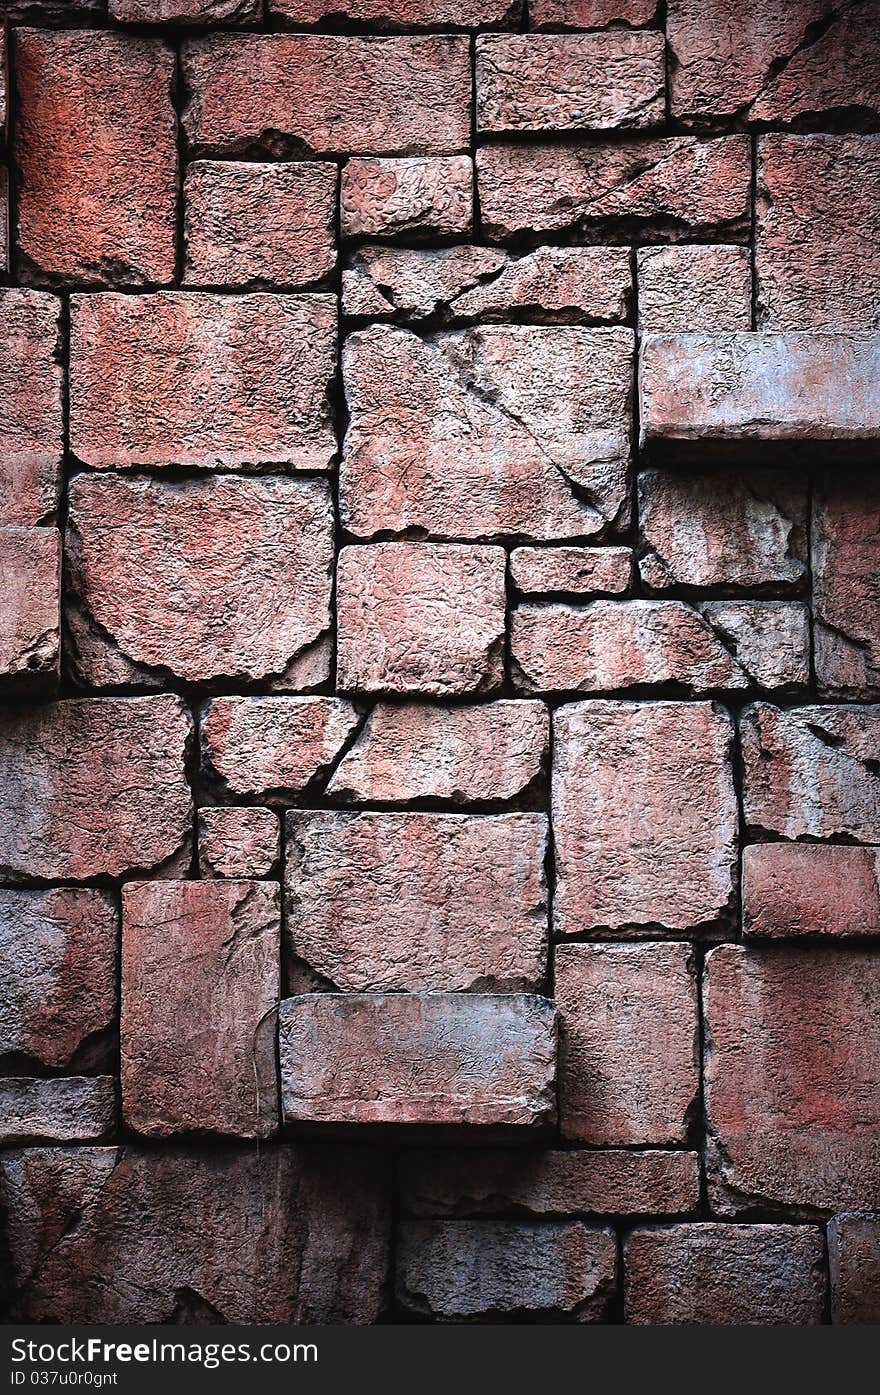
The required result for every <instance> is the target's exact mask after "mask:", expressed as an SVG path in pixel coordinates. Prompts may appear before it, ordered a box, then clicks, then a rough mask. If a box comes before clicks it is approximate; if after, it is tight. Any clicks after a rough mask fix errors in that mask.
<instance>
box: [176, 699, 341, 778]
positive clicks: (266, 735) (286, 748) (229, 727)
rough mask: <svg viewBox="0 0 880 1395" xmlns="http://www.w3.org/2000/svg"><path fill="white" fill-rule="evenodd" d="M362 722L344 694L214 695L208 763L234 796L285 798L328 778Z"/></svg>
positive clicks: (205, 733) (204, 723) (207, 731)
mask: <svg viewBox="0 0 880 1395" xmlns="http://www.w3.org/2000/svg"><path fill="white" fill-rule="evenodd" d="M358 721H359V718H358V714H357V712H356V710H355V708H354V707H353V706H352V704H351V703H350V702H346V701H344V699H342V698H330V697H218V698H212V699H211V701H210V702H208V703H207V704H206V706H205V709H204V711H203V713H202V718H201V721H200V723H199V730H200V736H201V746H202V761H203V765H204V767H205V771H206V774H207V775H208V776H209V777H210V778H212V779H215V780H219V781H220V782H221V784H222V786H223V788H224V789H225V790H226V791H228V792H229V793H230V794H231V795H232V796H233V797H240V796H242V795H244V796H247V797H251V796H253V797H259V798H261V799H265V800H267V801H268V800H273V801H274V799H277V798H283V799H285V800H286V799H288V798H289V797H290V796H291V795H297V794H301V793H302V792H303V791H304V790H306V789H308V788H309V786H310V785H312V784H313V783H317V782H322V781H324V780H326V777H327V775H328V773H329V772H330V770H331V769H332V768H333V766H334V764H335V762H336V760H337V757H338V756H339V755H340V754H341V753H342V750H343V748H344V746H345V745H346V743H347V741H348V740H349V738H350V737H351V736H353V735H354V732H355V730H356V728H357V724H358Z"/></svg>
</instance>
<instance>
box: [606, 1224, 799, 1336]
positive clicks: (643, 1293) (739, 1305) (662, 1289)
mask: <svg viewBox="0 0 880 1395" xmlns="http://www.w3.org/2000/svg"><path fill="white" fill-rule="evenodd" d="M623 1264H624V1275H625V1280H624V1285H625V1287H624V1291H625V1315H626V1321H627V1322H631V1323H637V1324H648V1325H651V1326H657V1325H664V1324H666V1325H672V1326H681V1325H683V1324H684V1325H690V1324H697V1323H699V1324H708V1325H710V1326H717V1325H719V1324H731V1325H733V1326H737V1327H744V1326H745V1327H751V1326H757V1325H763V1324H774V1325H780V1324H781V1325H785V1326H794V1327H802V1326H805V1325H808V1324H815V1323H821V1322H822V1321H823V1320H824V1306H825V1268H824V1246H823V1243H822V1234H821V1231H820V1230H819V1228H818V1227H817V1226H792V1225H719V1224H712V1223H709V1224H699V1225H697V1224H693V1225H675V1226H668V1227H660V1226H658V1227H655V1228H652V1229H644V1230H642V1229H637V1230H634V1231H632V1233H631V1234H630V1235H629V1236H627V1238H626V1240H625V1242H624V1248H623Z"/></svg>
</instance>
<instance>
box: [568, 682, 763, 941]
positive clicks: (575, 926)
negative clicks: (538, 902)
mask: <svg viewBox="0 0 880 1395" xmlns="http://www.w3.org/2000/svg"><path fill="white" fill-rule="evenodd" d="M731 738H732V725H731V722H730V719H729V717H728V716H727V714H726V713H725V712H723V711H722V710H721V709H720V708H718V707H716V706H715V705H714V704H711V703H705V702H701V703H678V702H654V703H629V702H597V701H594V702H583V703H576V704H575V705H573V706H571V707H563V708H561V709H560V710H559V711H558V712H557V713H556V715H555V717H554V743H555V749H554V770H555V775H554V782H553V803H552V808H553V833H554V840H555V845H556V895H555V899H554V927H555V929H556V930H557V931H558V932H560V933H562V934H566V935H570V934H576V933H578V932H581V931H592V932H594V933H595V932H596V931H600V930H605V931H618V930H623V929H627V928H629V929H632V930H635V931H637V932H641V933H644V932H645V931H651V930H657V929H666V930H671V931H683V930H694V929H699V927H701V926H704V925H709V924H711V923H714V922H716V921H717V920H718V919H719V917H722V916H723V915H724V914H725V912H726V910H727V908H728V906H729V903H730V900H731V897H732V895H733V890H734V871H735V858H736V839H737V808H736V798H735V795H734V788H733V773H732V770H731V762H730V745H731ZM685 788H686V789H687V792H688V794H687V799H682V798H681V790H682V789H685Z"/></svg>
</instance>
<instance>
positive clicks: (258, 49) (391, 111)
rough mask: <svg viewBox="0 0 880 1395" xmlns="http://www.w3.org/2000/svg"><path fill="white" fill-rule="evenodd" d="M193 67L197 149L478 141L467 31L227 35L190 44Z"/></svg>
mask: <svg viewBox="0 0 880 1395" xmlns="http://www.w3.org/2000/svg"><path fill="white" fill-rule="evenodd" d="M183 72H184V78H185V80H186V84H187V89H188V91H189V93H190V99H189V102H188V104H187V107H186V110H185V111H184V114H183V121H184V127H185V129H186V133H187V136H188V137H189V140H190V141H191V142H192V144H193V145H194V146H195V147H196V149H197V150H205V151H210V152H212V153H217V154H223V155H234V154H238V153H239V152H241V153H248V154H250V153H252V149H253V147H255V146H256V147H259V148H260V149H265V150H267V151H268V152H269V153H271V154H273V155H275V154H277V153H279V151H280V152H285V153H286V152H287V151H289V150H293V151H294V152H295V153H299V151H301V150H305V151H307V152H308V153H310V154H316V155H324V154H326V155H333V154H343V153H346V152H351V153H360V154H364V155H405V154H417V153H425V154H427V153H431V152H438V153H441V154H442V153H444V152H447V151H455V150H458V149H460V148H461V147H462V146H464V145H466V144H467V141H468V135H469V126H470V121H469V112H470V66H469V62H468V41H467V39H466V38H463V37H452V36H447V35H432V36H430V37H426V38H411V37H406V38H390V39H384V38H343V37H340V36H338V35H335V34H248V35H244V34H221V35H216V36H212V37H210V38H207V39H202V40H195V41H193V42H190V43H187V44H186V45H185V46H184V51H183ZM291 73H296V76H297V80H296V82H295V83H293V82H291V80H290V75H291Z"/></svg>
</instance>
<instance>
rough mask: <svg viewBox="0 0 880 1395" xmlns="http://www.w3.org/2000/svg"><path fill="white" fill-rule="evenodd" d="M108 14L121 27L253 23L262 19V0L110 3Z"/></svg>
mask: <svg viewBox="0 0 880 1395" xmlns="http://www.w3.org/2000/svg"><path fill="white" fill-rule="evenodd" d="M110 14H111V16H112V18H113V19H118V20H120V21H121V22H122V23H123V24H185V25H197V24H222V25H230V26H231V25H235V24H252V23H254V22H255V21H257V20H259V19H260V18H261V17H262V6H261V0H110Z"/></svg>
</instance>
